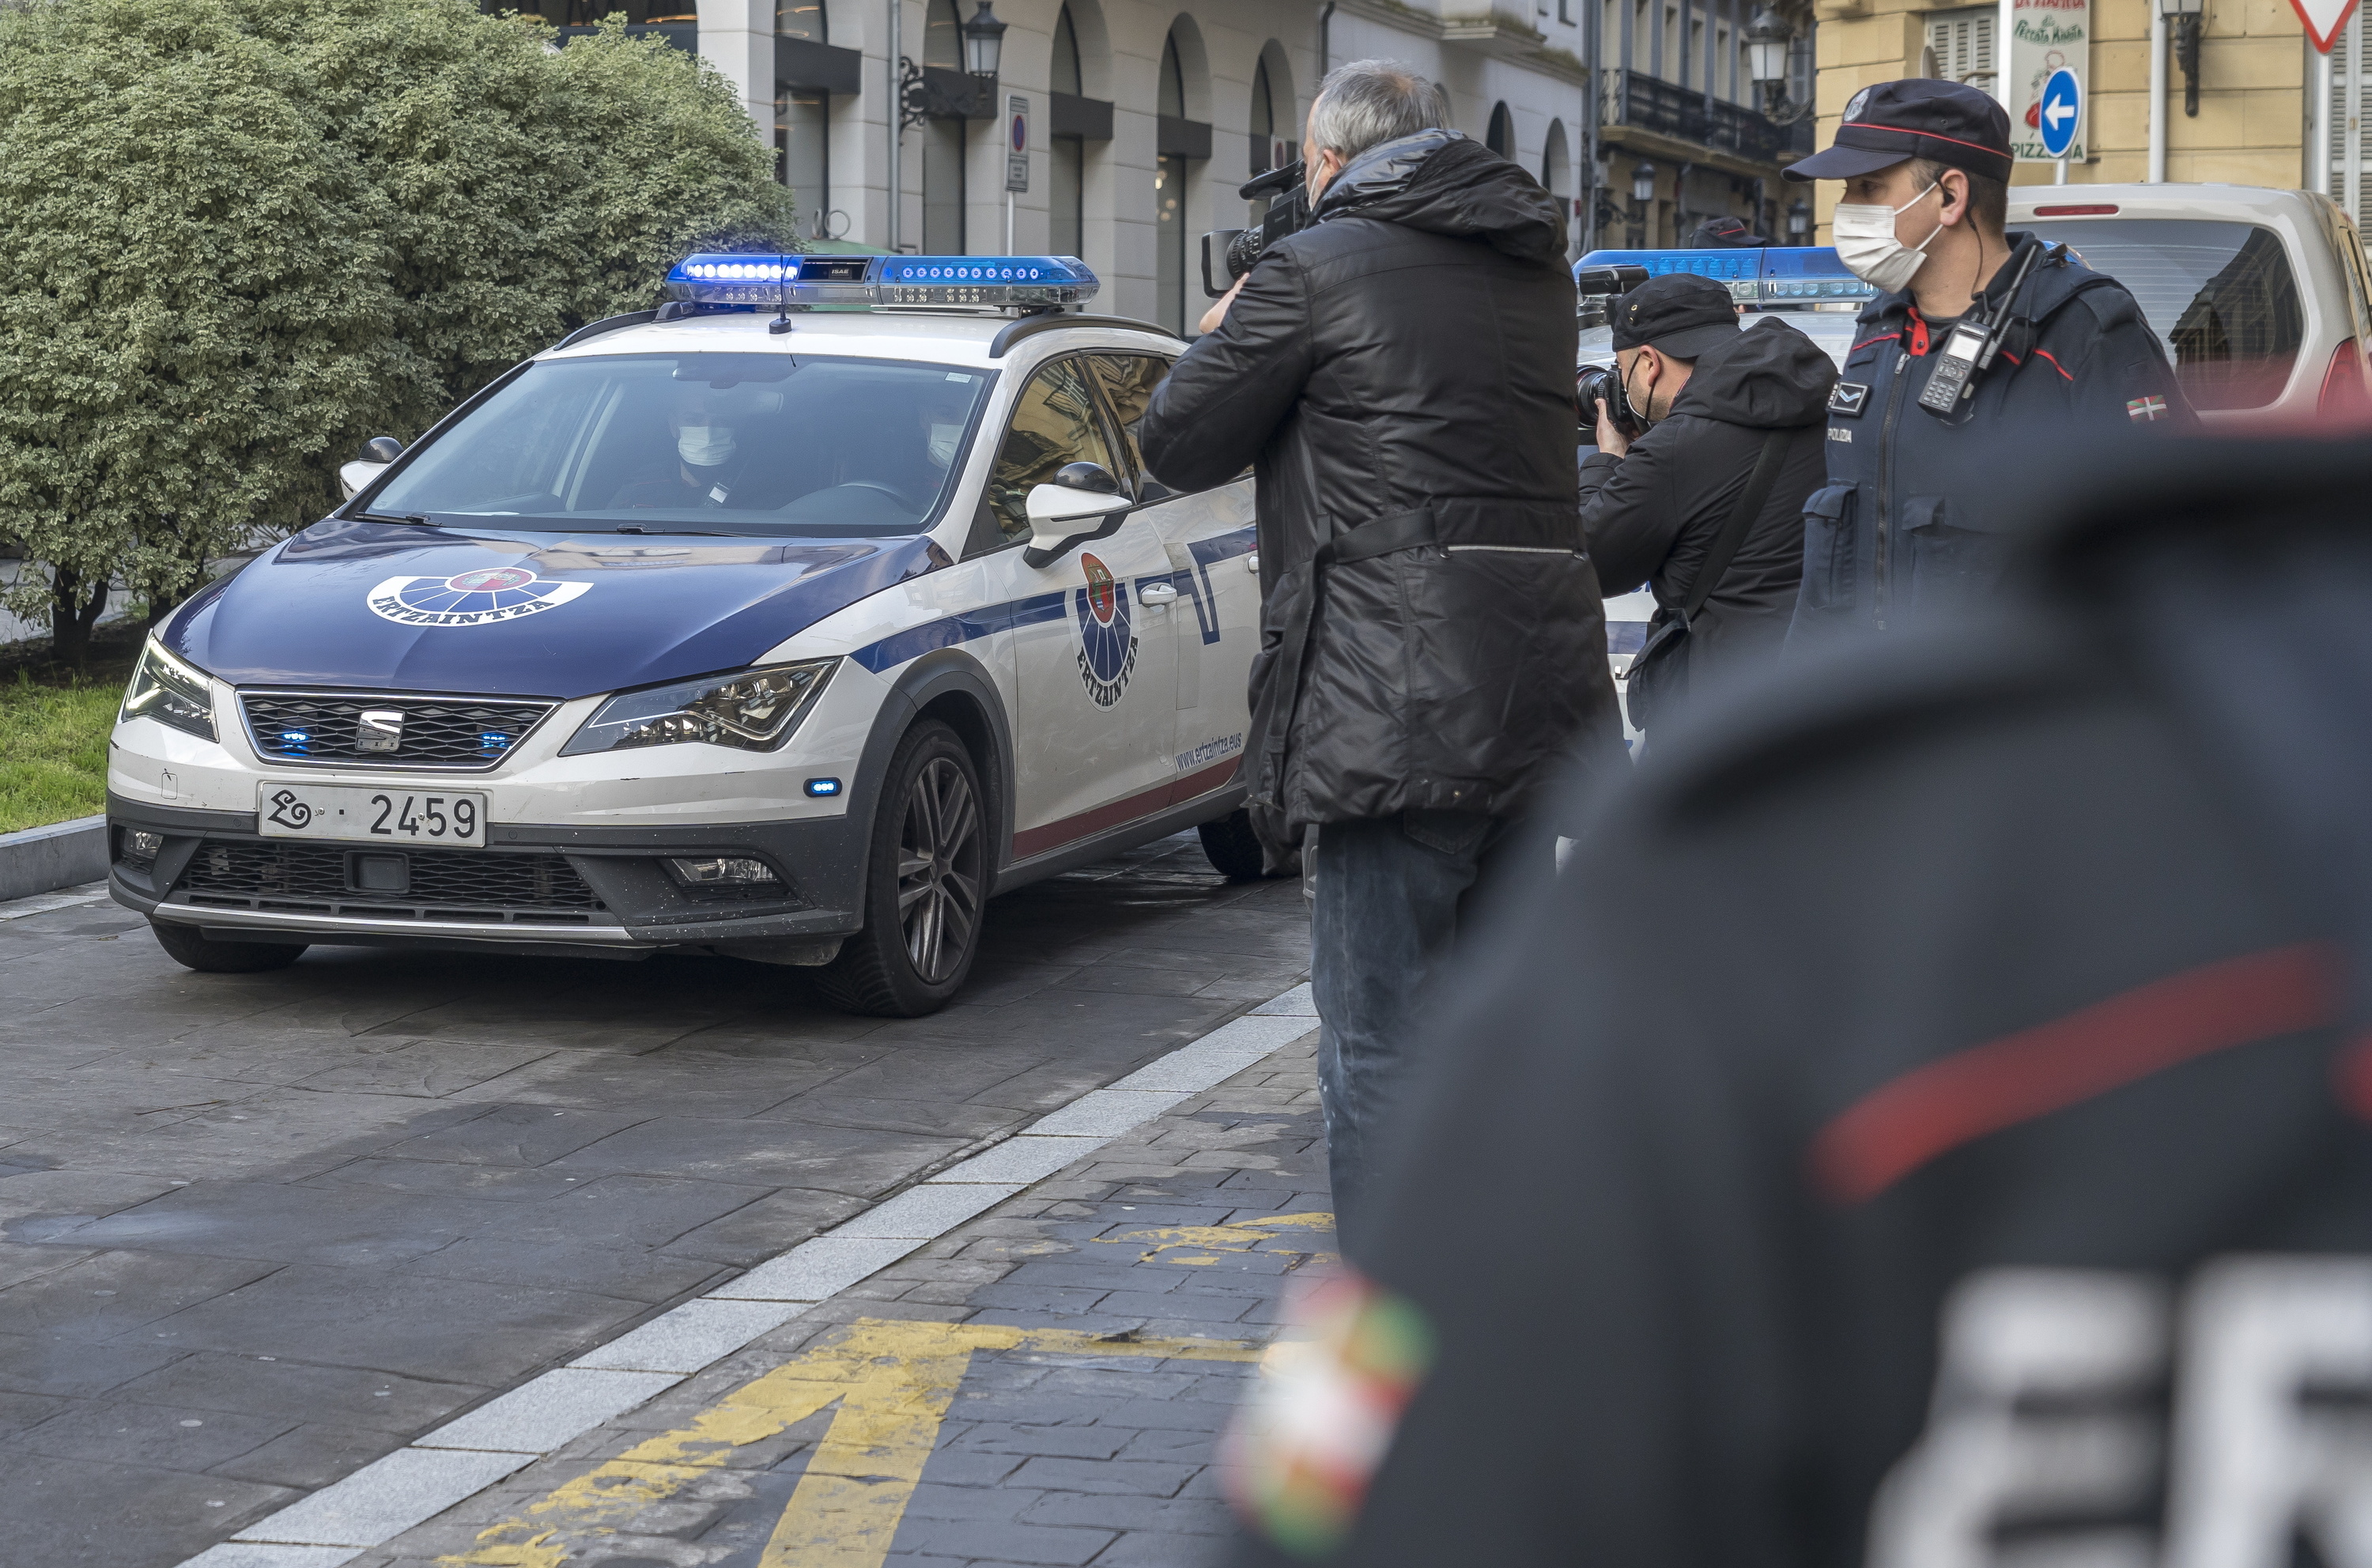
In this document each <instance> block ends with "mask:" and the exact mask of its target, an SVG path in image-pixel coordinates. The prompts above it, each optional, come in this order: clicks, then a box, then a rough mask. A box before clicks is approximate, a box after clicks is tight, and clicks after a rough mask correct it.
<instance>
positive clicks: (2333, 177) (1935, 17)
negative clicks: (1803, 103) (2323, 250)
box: [1817, 0, 2372, 235]
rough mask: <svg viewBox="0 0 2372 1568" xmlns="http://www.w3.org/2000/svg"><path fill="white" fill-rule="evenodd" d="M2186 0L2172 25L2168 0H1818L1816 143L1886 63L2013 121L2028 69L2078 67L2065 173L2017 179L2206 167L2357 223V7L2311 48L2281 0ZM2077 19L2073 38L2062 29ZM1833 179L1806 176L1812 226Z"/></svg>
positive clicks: (2362, 65)
mask: <svg viewBox="0 0 2372 1568" xmlns="http://www.w3.org/2000/svg"><path fill="white" fill-rule="evenodd" d="M2192 4H2193V6H2194V8H2193V9H2192V10H2191V11H2190V12H2189V13H2188V14H2189V15H2190V16H2192V17H2194V18H2195V20H2192V21H2190V22H2186V21H2185V20H2184V16H2185V11H2184V6H2183V4H2182V0H2058V3H2056V4H2051V5H2038V4H2036V3H2035V0H2005V3H2003V4H1998V5H1984V6H1955V5H1948V4H1946V5H1934V6H1930V5H1926V4H1924V3H1922V0H1818V17H1819V32H1818V38H1819V43H1818V50H1819V62H1820V83H1819V122H1820V131H1821V137H1820V140H1821V145H1826V144H1827V141H1828V137H1829V134H1830V133H1831V132H1833V131H1834V130H1835V128H1836V125H1837V123H1838V120H1839V117H1840V116H1841V115H1842V113H1843V109H1844V105H1845V104H1846V102H1847V101H1848V100H1849V99H1851V98H1852V97H1853V95H1854V94H1855V92H1856V91H1858V90H1860V89H1861V88H1862V87H1866V86H1867V85H1868V84H1869V83H1872V82H1878V81H1885V80H1888V79H1889V78H1891V77H1897V76H1919V75H1924V76H1943V77H1948V78H1951V79H1954V80H1959V81H1965V82H1969V83H1971V84H1973V85H1975V86H1977V87H1983V88H1984V89H1985V90H1987V91H1989V92H1992V93H1993V94H1994V96H1995V97H1997V98H2000V99H2002V100H2003V102H2004V104H2005V107H2006V108H2008V109H2009V110H2010V111H2011V119H2012V122H2013V129H2016V127H2017V123H2018V122H2021V121H2024V120H2026V119H2027V110H2028V109H2029V108H2030V107H2031V100H2032V97H2033V94H2034V92H2035V90H2036V88H2037V87H2038V83H2037V82H2036V81H2035V80H2034V78H2035V77H2036V76H2037V75H2038V74H2039V73H2040V72H2041V71H2043V70H2047V69H2055V68H2057V67H2059V66H2061V65H2065V66H2068V67H2070V68H2074V69H2076V70H2078V71H2080V72H2081V73H2082V74H2084V75H2085V76H2086V77H2087V82H2086V87H2087V99H2088V104H2087V110H2086V112H2085V115H2084V124H2083V127H2082V137H2081V141H2082V145H2081V146H2080V147H2077V148H2076V149H2073V151H2074V152H2075V153H2076V154H2077V155H2078V156H2075V157H2070V158H2069V159H2068V160H2067V163H2066V166H2065V168H2064V174H2063V171H2062V168H2061V167H2060V165H2059V164H2058V163H2057V162H2056V161H2053V160H2051V159H2048V158H2045V157H2033V158H2030V159H2027V160H2022V161H2021V162H2020V163H2019V164H2018V167H2017V174H2016V176H2015V179H2016V182H2017V183H2019V184H2044V183H2051V182H2053V181H2057V180H2062V179H2064V180H2065V182H2066V183H2068V184H2071V185H2087V184H2100V183H2111V182H2119V181H2126V180H2176V181H2200V180H2215V181H2225V182H2229V183H2233V184H2241V185H2266V186H2274V187H2280V188H2285V189H2305V190H2310V191H2320V192H2324V193H2326V194H2328V195H2330V196H2331V197H2332V198H2333V199H2335V200H2337V201H2338V202H2339V203H2341V204H2342V205H2343V206H2344V207H2345V208H2346V210H2347V212H2348V214H2349V215H2351V216H2352V217H2355V219H2356V220H2357V222H2358V224H2359V226H2360V225H2362V224H2363V223H2364V221H2365V218H2366V203H2365V201H2364V197H2365V196H2366V194H2367V192H2366V185H2367V183H2372V181H2367V178H2366V176H2367V172H2372V171H2367V168H2366V163H2367V157H2366V153H2367V146H2366V119H2365V114H2366V110H2367V109H2372V51H2367V47H2366V46H2367V40H2366V37H2365V29H2364V20H2363V13H2362V11H2361V9H2360V8H2359V9H2358V10H2357V11H2355V14H2353V15H2352V16H2351V17H2349V18H2348V21H2347V23H2346V25H2345V26H2344V27H2343V29H2341V31H2340V33H2339V35H2338V36H2337V38H2336V39H2334V40H2333V41H2332V46H2331V51H2330V52H2328V53H2325V52H2321V51H2320V50H2318V49H2316V48H2315V46H2314V43H2313V41H2311V40H2310V39H2309V38H2308V36H2307V31H2306V29H2305V27H2304V26H2303V25H2302V23H2301V22H2300V20H2299V18H2298V15H2297V13H2296V11H2295V10H2294V9H2293V8H2292V7H2291V6H2290V5H2289V4H2288V0H2192ZM2074 29H2081V32H2082V34H2083V36H2082V37H2081V38H2080V39H2078V38H2071V37H2069V36H2067V35H2068V34H2069V33H2070V32H2071V31H2072V30H2074ZM2186 32H2189V33H2191V34H2192V37H2191V38H2190V39H2186V37H2185V34H2186ZM2013 43H2015V44H2016V46H2017V47H2016V48H2015V49H2013V48H2011V47H2006V46H2009V45H2012V44H2013ZM2014 52H2015V53H2016V54H2017V58H2016V59H2013V58H2012V55H2013V53H2014ZM2034 150H2036V151H2040V150H2041V149H2034ZM1838 189H1839V188H1838V186H1837V185H1835V184H1834V183H1833V182H1830V183H1826V184H1823V185H1822V186H1821V187H1820V201H1819V206H1818V210H1817V218H1818V221H1819V224H1820V233H1821V234H1822V235H1825V234H1826V233H1827V224H1828V218H1829V213H1830V210H1831V208H1833V206H1834V205H1835V203H1836V198H1837V193H1838Z"/></svg>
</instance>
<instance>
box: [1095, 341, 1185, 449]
mask: <svg viewBox="0 0 2372 1568" xmlns="http://www.w3.org/2000/svg"><path fill="white" fill-rule="evenodd" d="M1087 363H1088V364H1089V365H1090V366H1093V367H1094V369H1095V377H1096V380H1097V381H1098V382H1099V383H1100V384H1101V385H1102V387H1103V389H1104V396H1105V398H1106V399H1108V400H1109V401H1110V403H1111V411H1112V417H1113V418H1115V419H1117V420H1118V421H1119V422H1120V436H1121V444H1122V446H1123V447H1126V448H1127V449H1128V461H1129V466H1130V467H1131V468H1132V469H1134V470H1136V471H1137V472H1139V473H1142V472H1144V470H1145V455H1144V454H1143V453H1142V452H1140V451H1138V450H1137V446H1136V427H1137V425H1138V424H1140V423H1141V422H1142V421H1143V420H1144V418H1145V405H1146V404H1148V403H1150V402H1152V401H1153V393H1154V390H1155V389H1156V388H1157V387H1159V386H1160V385H1161V383H1162V381H1163V380H1164V379H1165V378H1167V377H1168V376H1169V361H1168V360H1167V359H1164V358H1162V357H1161V356H1160V355H1159V354H1089V355H1088V356H1087Z"/></svg>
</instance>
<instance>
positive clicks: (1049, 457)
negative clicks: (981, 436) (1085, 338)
mask: <svg viewBox="0 0 2372 1568" xmlns="http://www.w3.org/2000/svg"><path fill="white" fill-rule="evenodd" d="M1064 463H1097V464H1099V465H1101V466H1102V467H1103V469H1104V470H1106V471H1107V472H1109V473H1110V474H1111V475H1112V476H1113V477H1114V478H1118V477H1119V475H1120V473H1121V471H1122V470H1121V467H1120V464H1119V463H1117V462H1116V461H1114V460H1113V458H1112V450H1111V446H1110V443H1109V442H1107V441H1106V440H1105V438H1104V425H1103V420H1102V418H1101V417H1100V416H1099V414H1098V413H1097V412H1096V397H1095V393H1094V391H1093V390H1092V389H1090V388H1089V387H1088V385H1087V367H1086V364H1085V362H1084V361H1083V360H1080V359H1077V358H1071V359H1058V360H1056V361H1054V362H1053V363H1052V365H1049V366H1044V367H1043V368H1041V370H1040V371H1039V372H1038V374H1037V375H1035V376H1033V377H1030V378H1029V385H1028V386H1026V387H1024V388H1022V389H1021V395H1020V396H1019V397H1018V398H1017V399H1015V400H1014V403H1013V421H1012V423H1011V424H1009V425H1007V426H1006V433H1005V443H1004V445H1003V446H1001V447H998V448H997V450H996V466H995V467H994V468H993V469H992V470H989V476H988V494H987V496H986V498H985V500H986V504H987V506H988V510H989V515H990V517H992V518H994V521H995V523H996V528H997V531H998V532H999V533H1000V534H1002V535H1003V536H1004V537H1005V538H1006V540H1019V539H1028V538H1029V492H1030V491H1031V490H1032V489H1034V488H1035V487H1037V486H1038V485H1041V484H1051V483H1052V482H1053V480H1054V470H1057V469H1059V468H1061V467H1062V466H1063V465H1064Z"/></svg>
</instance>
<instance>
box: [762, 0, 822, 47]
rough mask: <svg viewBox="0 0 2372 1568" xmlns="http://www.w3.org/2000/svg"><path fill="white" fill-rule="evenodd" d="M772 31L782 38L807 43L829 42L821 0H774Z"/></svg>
mask: <svg viewBox="0 0 2372 1568" xmlns="http://www.w3.org/2000/svg"><path fill="white" fill-rule="evenodd" d="M774 31H775V32H776V33H777V34H779V35H780V36H782V37H784V38H803V39H805V40H807V41H808V42H809V43H830V42H831V38H830V37H829V36H828V34H829V32H830V24H829V23H828V22H827V20H826V19H825V17H824V14H823V0H774Z"/></svg>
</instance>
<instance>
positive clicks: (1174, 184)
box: [1153, 32, 1187, 335]
mask: <svg viewBox="0 0 2372 1568" xmlns="http://www.w3.org/2000/svg"><path fill="white" fill-rule="evenodd" d="M1156 108H1157V112H1158V113H1159V114H1160V115H1161V117H1162V118H1164V119H1168V120H1180V121H1182V120H1184V119H1185V118H1186V70H1185V67H1184V66H1183V65H1181V64H1179V60H1178V35H1177V34H1176V33H1175V32H1172V33H1171V34H1170V35H1169V37H1168V38H1166V39H1164V40H1162V42H1161V80H1160V83H1159V86H1158V87H1157V92H1156ZM1153 250H1154V266H1153V284H1154V295H1155V298H1156V299H1157V302H1158V305H1159V316H1158V319H1159V320H1160V322H1161V324H1162V325H1163V326H1165V327H1167V328H1169V330H1170V331H1173V332H1177V333H1180V334H1181V335H1182V334H1183V333H1184V332H1185V331H1186V328H1187V320H1186V159H1185V157H1183V156H1182V155H1180V154H1178V153H1162V154H1160V155H1159V156H1157V157H1156V158H1155V159H1154V169H1153Z"/></svg>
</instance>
